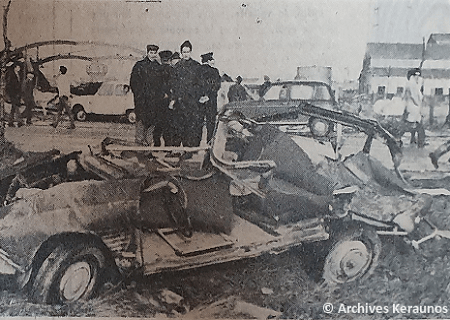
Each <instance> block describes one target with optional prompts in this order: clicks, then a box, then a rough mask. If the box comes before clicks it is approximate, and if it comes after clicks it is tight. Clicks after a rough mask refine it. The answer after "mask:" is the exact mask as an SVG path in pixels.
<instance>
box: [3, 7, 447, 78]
mask: <svg viewBox="0 0 450 320" xmlns="http://www.w3.org/2000/svg"><path fill="white" fill-rule="evenodd" d="M1 1H3V2H6V0H1ZM448 7H449V4H448V1H440V0H431V1H430V0H428V1H422V0H411V1H407V0H400V1H398V0H397V1H381V4H376V3H375V1H364V0H271V1H268V0H240V1H237V0H161V1H153V2H150V1H145V2H139V1H133V0H128V1H127V0H12V5H11V10H10V17H9V32H8V36H9V38H10V39H11V41H12V43H13V45H15V46H20V45H23V44H25V43H31V42H35V41H42V40H51V39H73V40H93V41H103V42H108V43H115V44H125V45H129V46H133V47H136V48H140V49H144V48H145V45H146V44H148V43H156V44H158V45H159V46H160V48H161V50H162V49H170V50H172V51H173V50H179V45H180V44H181V43H182V42H183V41H184V40H186V39H189V40H190V41H191V42H192V43H193V46H194V49H193V56H194V58H195V59H198V60H199V57H200V55H201V54H202V53H205V52H208V51H213V52H214V56H215V59H216V66H217V67H218V68H219V69H220V71H221V72H225V73H227V74H229V75H231V76H232V77H236V76H237V75H238V74H240V75H242V76H243V77H259V78H262V76H263V75H264V74H267V75H269V76H270V77H271V78H272V79H276V78H283V79H288V78H293V77H294V76H295V74H296V67H297V66H304V65H324V66H331V67H332V68H333V76H334V78H335V79H336V80H344V79H357V78H358V76H359V73H360V71H361V67H362V59H363V57H364V52H365V48H366V43H367V41H369V40H375V41H383V40H384V39H386V41H385V42H390V41H394V42H408V41H414V42H421V41H422V40H421V39H422V37H423V35H422V34H423V33H426V32H428V31H427V30H429V31H430V32H437V31H439V30H441V31H440V32H450V28H448V24H449V21H450V18H449V17H450V12H449V10H448ZM374 8H376V10H374ZM424 13H426V14H427V15H428V16H430V15H432V16H433V19H431V20H430V19H424V18H423V15H424ZM411 18H414V19H411ZM437 29H439V30H437ZM435 30H436V31H435ZM403 40H404V41H403Z"/></svg>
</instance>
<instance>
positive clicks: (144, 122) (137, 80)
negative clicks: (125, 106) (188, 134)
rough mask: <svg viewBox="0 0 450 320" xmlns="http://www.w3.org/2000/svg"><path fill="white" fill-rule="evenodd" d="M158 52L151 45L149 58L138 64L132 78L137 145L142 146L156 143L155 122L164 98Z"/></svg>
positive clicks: (148, 50) (155, 47) (154, 46)
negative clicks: (154, 136)
mask: <svg viewBox="0 0 450 320" xmlns="http://www.w3.org/2000/svg"><path fill="white" fill-rule="evenodd" d="M158 50H159V47H158V46H157V45H155V44H149V45H148V46H147V56H146V57H145V58H144V59H142V60H140V61H138V62H136V64H135V65H134V66H133V70H132V71H131V76H130V88H131V91H133V96H134V110H135V113H136V136H135V139H136V143H138V144H141V145H152V144H154V142H155V139H154V138H153V133H154V130H155V123H154V120H155V118H156V112H157V110H158V109H159V107H160V104H161V100H162V97H163V93H162V90H161V81H160V73H161V65H160V63H159V62H158V60H157V58H158Z"/></svg>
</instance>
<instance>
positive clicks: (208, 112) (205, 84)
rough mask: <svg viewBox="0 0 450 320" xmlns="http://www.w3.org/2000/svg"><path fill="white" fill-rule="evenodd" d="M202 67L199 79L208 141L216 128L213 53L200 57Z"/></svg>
mask: <svg viewBox="0 0 450 320" xmlns="http://www.w3.org/2000/svg"><path fill="white" fill-rule="evenodd" d="M201 57H202V66H201V69H200V77H201V81H202V92H201V94H202V97H201V98H200V102H203V101H204V102H203V103H202V104H203V114H204V117H205V122H206V132H207V135H206V141H208V142H209V141H210V140H211V138H212V137H213V133H214V128H215V126H216V116H217V92H218V91H219V89H220V84H221V83H220V80H221V79H220V74H219V70H217V69H216V68H215V67H214V58H213V53H212V52H209V53H206V54H203V55H202V56H201Z"/></svg>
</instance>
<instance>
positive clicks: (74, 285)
mask: <svg viewBox="0 0 450 320" xmlns="http://www.w3.org/2000/svg"><path fill="white" fill-rule="evenodd" d="M104 270H106V258H105V254H104V251H103V250H102V249H101V248H99V247H98V246H96V245H95V244H93V243H89V242H79V243H60V244H59V245H58V246H57V247H56V248H55V249H54V250H53V251H52V252H51V253H50V254H49V255H48V256H47V257H46V258H45V260H44V261H43V263H42V264H41V265H40V267H39V269H38V271H37V273H36V276H35V277H34V279H32V283H31V288H30V289H31V291H30V297H31V299H32V300H33V301H34V302H37V303H46V304H63V303H70V302H75V301H79V300H87V299H89V298H91V297H92V296H93V295H94V294H95V293H96V292H97V289H98V288H99V287H100V285H101V282H102V281H101V279H102V276H103V272H104Z"/></svg>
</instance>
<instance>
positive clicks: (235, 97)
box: [227, 76, 250, 102]
mask: <svg viewBox="0 0 450 320" xmlns="http://www.w3.org/2000/svg"><path fill="white" fill-rule="evenodd" d="M241 82H242V77H241V76H237V77H236V83H235V84H233V85H232V86H231V87H230V88H229V89H228V93H227V96H228V101H229V102H233V101H245V100H249V98H250V97H249V94H248V93H247V91H246V90H245V88H244V86H243V85H242V84H241Z"/></svg>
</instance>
